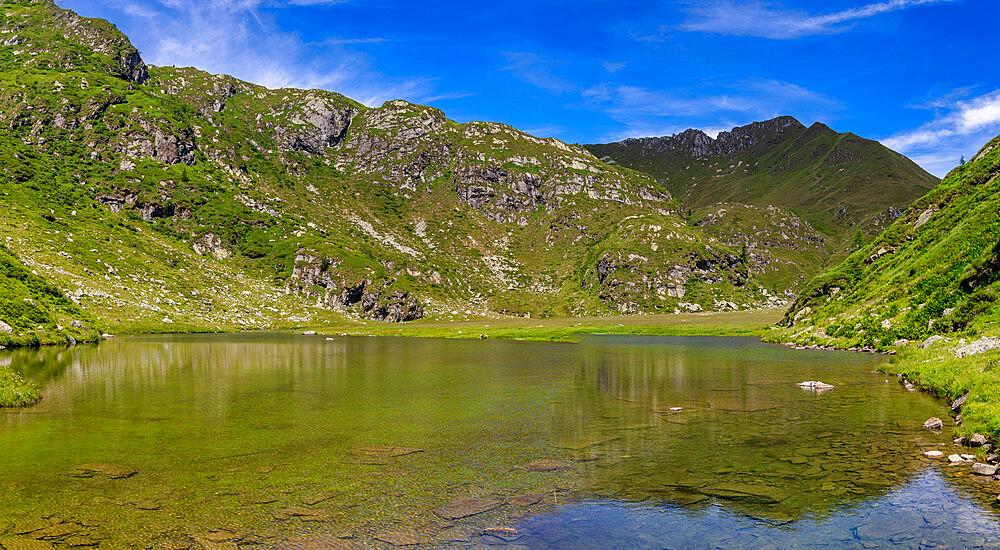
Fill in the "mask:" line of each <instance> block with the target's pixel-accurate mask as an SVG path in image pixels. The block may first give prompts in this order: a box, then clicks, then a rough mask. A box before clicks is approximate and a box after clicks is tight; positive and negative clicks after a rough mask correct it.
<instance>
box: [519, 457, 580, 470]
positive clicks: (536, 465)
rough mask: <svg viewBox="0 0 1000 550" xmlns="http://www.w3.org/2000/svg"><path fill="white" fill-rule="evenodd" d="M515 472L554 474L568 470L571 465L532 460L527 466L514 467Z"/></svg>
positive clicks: (555, 461) (557, 461)
mask: <svg viewBox="0 0 1000 550" xmlns="http://www.w3.org/2000/svg"><path fill="white" fill-rule="evenodd" d="M515 468H516V469H517V470H525V471H527V472H555V471H558V470H570V469H572V468H573V465H572V464H570V463H568V462H563V461H561V460H549V459H542V460H533V461H531V462H529V463H527V464H521V465H520V466H516V467H515Z"/></svg>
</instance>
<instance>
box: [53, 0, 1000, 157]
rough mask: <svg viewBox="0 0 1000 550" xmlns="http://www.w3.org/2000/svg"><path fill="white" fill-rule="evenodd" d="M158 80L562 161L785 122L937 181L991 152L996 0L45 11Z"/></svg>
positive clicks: (111, 3)
mask: <svg viewBox="0 0 1000 550" xmlns="http://www.w3.org/2000/svg"><path fill="white" fill-rule="evenodd" d="M56 1H57V3H58V4H59V5H61V6H63V7H66V8H70V9H73V10H75V11H77V12H78V13H80V14H82V15H86V16H91V17H102V18H105V19H108V20H110V21H112V22H113V23H115V24H117V25H118V27H119V28H121V29H122V30H123V31H125V32H126V33H127V34H128V35H129V36H130V37H131V39H132V41H133V43H134V44H135V45H136V46H137V47H138V48H139V49H140V50H141V51H142V54H143V57H144V58H145V59H146V61H147V62H149V63H153V64H157V65H177V66H196V67H199V68H202V69H205V70H208V71H211V72H215V73H227V74H232V75H235V76H237V77H240V78H243V79H245V80H249V81H252V82H256V83H259V84H264V85H266V86H269V87H283V86H293V87H300V88H322V89H327V90H332V91H336V92H340V93H343V94H345V95H347V96H350V97H352V98H354V99H357V100H359V101H361V102H363V103H365V104H368V105H379V104H381V103H382V102H383V101H386V100H389V99H395V98H401V99H406V100H409V101H413V102H416V103H423V104H429V105H433V106H435V107H438V108H440V109H442V110H443V111H444V112H445V113H446V114H447V115H448V116H449V117H450V118H453V119H455V120H458V121H461V122H466V121H469V120H491V121H499V122H504V123H507V124H511V125H513V126H516V127H518V128H521V129H523V130H525V131H528V132H530V133H533V134H537V135H541V136H552V137H557V138H559V139H562V140H564V141H567V142H577V143H593V142H604V141H611V140H619V139H622V138H625V137H636V136H651V135H667V134H673V133H676V132H679V131H682V130H684V129H686V128H690V127H694V128H701V129H703V130H705V131H707V132H709V133H710V134H714V133H715V132H718V131H719V130H724V129H729V128H731V127H732V126H736V125H741V124H746V123H749V122H752V121H755V120H764V119H767V118H772V117H774V116H778V115H785V114H787V115H792V116H795V117H796V118H798V119H799V120H801V121H802V122H803V123H805V124H811V123H812V122H814V121H822V122H824V123H826V124H828V125H830V126H831V127H833V128H834V129H836V130H838V131H842V132H846V131H849V132H854V133H856V134H859V135H862V136H864V137H869V138H873V139H878V140H881V141H882V142H883V143H885V144H887V145H889V146H890V147H892V148H894V149H896V150H898V151H900V152H903V153H905V154H907V155H909V156H910V157H911V158H913V159H914V160H916V161H917V162H918V163H920V164H921V165H922V166H923V167H924V168H926V169H927V170H929V171H930V172H932V173H934V174H937V175H943V174H944V173H945V172H947V171H948V170H949V169H951V168H952V167H954V166H955V165H956V164H957V162H958V160H959V158H960V157H961V156H963V155H964V156H965V157H966V158H970V157H971V156H972V155H974V154H975V152H976V151H977V150H978V149H979V147H980V146H982V145H983V144H984V143H985V142H986V141H987V140H989V139H990V138H992V137H993V136H995V135H996V134H998V133H1000V63H997V62H996V59H997V55H996V53H995V52H996V51H997V50H998V46H1000V33H998V32H997V31H996V24H997V22H998V21H1000V5H998V3H997V2H996V1H995V0H873V1H872V0H869V1H865V0H861V1H853V2H850V1H844V0H824V1H812V0H800V1H794V2H793V1H789V0H774V1H763V0H762V1H748V2H736V1H731V0H679V1H636V0H618V1H592V0H533V1H527V0H505V1H502V2H493V1H486V2H480V3H478V4H476V5H475V6H474V7H470V5H472V3H469V2H458V1H454V0H437V1H433V2H418V1H403V0H291V1H277V0H56Z"/></svg>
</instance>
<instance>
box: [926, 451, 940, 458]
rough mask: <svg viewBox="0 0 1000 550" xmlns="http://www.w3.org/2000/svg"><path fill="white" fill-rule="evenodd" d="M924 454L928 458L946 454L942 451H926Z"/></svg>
mask: <svg viewBox="0 0 1000 550" xmlns="http://www.w3.org/2000/svg"><path fill="white" fill-rule="evenodd" d="M924 456H926V457H927V458H941V457H943V456H944V453H942V452H941V451H924Z"/></svg>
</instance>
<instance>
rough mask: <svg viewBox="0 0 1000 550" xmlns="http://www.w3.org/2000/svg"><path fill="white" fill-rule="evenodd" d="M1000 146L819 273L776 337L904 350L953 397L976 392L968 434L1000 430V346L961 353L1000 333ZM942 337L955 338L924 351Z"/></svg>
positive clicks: (898, 368)
mask: <svg viewBox="0 0 1000 550" xmlns="http://www.w3.org/2000/svg"><path fill="white" fill-rule="evenodd" d="M998 146H1000V138H997V139H994V140H993V141H991V142H990V143H989V144H987V145H986V146H985V147H984V148H983V150H982V151H981V152H980V153H979V154H978V155H977V156H976V158H975V159H974V160H973V161H972V162H969V163H968V164H966V165H964V166H961V167H958V168H956V169H955V170H953V171H952V172H951V173H950V174H949V175H948V176H947V177H946V178H945V180H944V182H942V184H941V185H939V186H938V187H937V188H935V189H934V190H933V191H931V192H930V193H928V194H927V195H926V196H924V197H923V198H921V199H919V200H917V201H916V202H915V203H914V204H913V205H912V206H911V207H910V208H909V209H908V210H907V212H906V213H905V214H904V215H903V217H902V218H900V219H899V220H898V221H897V222H896V223H894V224H893V225H892V226H891V227H890V228H889V229H887V230H886V231H885V232H884V233H883V234H881V235H880V236H879V237H878V238H877V239H875V241H874V242H872V243H871V244H869V245H867V246H865V247H863V248H862V249H860V250H858V251H857V252H855V253H853V254H852V255H851V256H850V257H848V258H847V259H846V260H844V261H843V262H842V263H840V264H839V265H837V266H835V267H833V268H831V269H829V270H828V271H826V272H824V273H823V274H821V275H819V276H817V277H816V278H815V279H814V280H812V281H811V282H810V283H809V285H808V286H807V288H805V289H804V291H803V293H802V294H801V295H800V297H799V299H798V300H797V301H796V302H795V304H794V305H793V306H792V308H791V309H790V310H789V312H788V313H787V315H786V317H785V320H784V324H785V325H786V327H785V328H782V329H780V330H776V331H774V334H772V335H771V336H769V338H771V339H775V340H791V341H794V342H798V343H802V344H818V345H833V346H838V347H872V348H877V349H881V350H895V351H898V352H899V354H900V355H899V357H898V358H897V360H896V361H895V362H894V363H893V365H892V366H891V368H892V370H894V371H895V372H901V373H905V374H907V375H908V376H909V377H910V378H912V379H913V380H915V381H917V382H919V383H921V384H923V385H925V386H926V387H928V388H930V389H932V390H934V391H938V392H940V393H941V394H943V395H944V396H947V397H949V398H956V397H958V396H960V395H963V394H965V393H970V398H969V401H968V403H967V404H966V406H965V408H964V409H963V413H962V418H963V420H964V423H963V425H962V431H963V432H970V433H971V432H975V431H979V432H985V433H989V434H992V435H994V436H996V435H1000V368H998V367H1000V353H997V352H989V353H985V354H982V355H976V356H972V357H966V358H961V359H960V358H957V357H956V355H955V353H954V350H955V348H956V347H958V345H959V343H960V341H961V340H963V339H964V340H966V341H973V340H976V339H979V338H981V337H983V336H994V335H998V334H1000V324H998V323H1000V303H998V301H997V298H998V296H1000V244H998V243H1000V194H998V192H1000V180H998V178H997V175H998V174H1000V149H998V148H997V147H998ZM935 334H937V335H942V336H944V337H946V338H947V340H946V341H944V342H939V343H937V344H935V345H933V346H931V347H929V348H928V349H925V350H917V349H915V348H916V344H918V343H920V342H921V341H922V340H924V339H926V338H928V337H929V336H931V335H935ZM903 340H906V341H907V342H903Z"/></svg>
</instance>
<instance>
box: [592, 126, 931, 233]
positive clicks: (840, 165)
mask: <svg viewBox="0 0 1000 550" xmlns="http://www.w3.org/2000/svg"><path fill="white" fill-rule="evenodd" d="M783 136H784V137H783V138H782V139H781V140H779V141H777V142H776V143H762V144H759V145H758V146H756V147H753V148H750V149H748V150H744V151H738V152H736V153H735V154H733V155H731V156H729V157H724V156H715V157H706V158H693V157H692V155H690V154H689V153H687V152H684V151H666V152H664V153H653V152H649V151H643V150H642V148H641V147H640V146H638V145H637V144H634V143H633V144H632V145H628V144H625V143H611V144H604V145H589V146H587V147H588V148H589V149H590V150H591V151H592V152H594V153H595V155H597V156H598V157H604V156H608V157H610V158H612V159H614V160H615V161H616V162H617V163H619V164H621V165H622V166H628V167H630V168H635V169H637V170H641V171H644V172H647V173H649V174H651V175H653V176H654V177H656V178H658V179H661V180H662V181H664V184H665V185H666V186H667V188H668V189H669V190H670V191H671V192H672V193H673V194H674V195H675V196H676V197H677V198H678V199H679V200H681V202H682V203H683V204H684V205H685V206H687V207H688V208H693V209H699V208H705V207H708V206H710V205H713V204H716V203H721V202H738V203H745V204H750V205H755V206H762V207H766V206H769V205H773V206H778V207H781V208H785V209H788V210H790V211H792V212H794V213H795V214H796V215H798V216H800V217H801V218H803V219H804V220H806V221H807V222H809V223H810V224H811V225H812V226H813V227H815V228H816V229H817V230H818V231H820V232H821V233H823V234H824V235H825V236H826V237H827V238H828V239H829V240H830V241H831V245H832V247H833V249H835V250H837V249H840V248H842V247H843V246H845V245H847V244H849V243H850V242H851V240H852V239H853V238H854V236H855V234H856V233H857V232H858V231H859V230H861V231H864V232H865V233H866V234H869V235H873V234H875V233H877V232H878V231H879V230H881V229H882V228H883V227H884V223H885V220H884V216H883V219H882V221H881V222H879V221H876V217H879V216H880V215H883V214H884V213H885V211H886V210H887V209H888V208H901V207H904V206H906V204H908V203H909V202H910V201H912V200H914V199H916V198H918V197H920V196H921V195H923V194H924V193H926V192H927V191H928V190H930V189H931V188H932V187H933V186H934V185H936V184H937V179H936V178H934V177H933V176H931V175H930V174H928V173H927V172H925V171H924V170H922V169H921V168H920V167H919V166H917V165H916V164H915V163H913V162H912V161H910V160H909V159H907V158H906V157H904V156H902V155H900V154H898V153H895V152H894V151H891V150H889V149H887V148H886V147H884V146H882V145H881V144H879V143H878V142H875V141H871V140H867V139H863V138H860V137H858V136H856V135H854V134H850V133H837V132H834V131H833V130H831V129H830V128H828V127H827V126H825V125H823V124H820V123H816V124H814V125H813V126H811V127H809V128H805V127H798V128H796V129H791V130H788V131H787V132H786V133H785V134H784V135H783ZM889 190H891V191H889Z"/></svg>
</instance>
